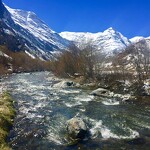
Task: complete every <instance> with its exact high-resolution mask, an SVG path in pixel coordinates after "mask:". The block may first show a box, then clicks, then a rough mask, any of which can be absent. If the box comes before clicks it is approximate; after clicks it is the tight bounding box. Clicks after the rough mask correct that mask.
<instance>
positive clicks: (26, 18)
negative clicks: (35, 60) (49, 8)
mask: <svg viewBox="0 0 150 150" xmlns="http://www.w3.org/2000/svg"><path fill="white" fill-rule="evenodd" d="M0 7H1V8H3V9H4V10H5V14H6V13H7V16H8V17H7V16H6V15H3V24H4V25H3V29H2V30H3V31H7V33H6V36H5V37H7V36H9V34H10V33H11V32H12V31H13V34H11V35H14V38H15V37H17V39H18V37H19V38H20V41H22V43H24V45H22V47H21V48H20V50H24V51H25V52H27V53H28V54H30V55H32V56H34V57H39V58H41V59H44V60H45V59H46V60H47V59H51V57H53V55H54V53H60V52H62V51H63V50H64V49H67V48H68V47H69V45H70V44H71V42H70V41H68V40H66V39H64V38H62V37H61V36H60V35H59V34H58V33H56V32H55V31H53V30H52V29H50V28H49V27H48V26H47V25H46V24H45V23H44V22H43V21H42V20H41V19H39V18H38V17H37V15H36V14H35V13H33V12H31V11H24V10H20V9H12V8H9V7H8V6H6V5H3V4H2V3H1V4H0ZM0 12H2V9H0ZM0 14H2V13H0ZM3 14H4V13H3ZM5 20H6V21H5ZM5 25H6V26H7V27H9V31H8V28H7V29H6V27H4V26H5ZM10 31H11V32H10ZM6 39H7V38H6Z"/></svg>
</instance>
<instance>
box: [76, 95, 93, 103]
mask: <svg viewBox="0 0 150 150" xmlns="http://www.w3.org/2000/svg"><path fill="white" fill-rule="evenodd" d="M74 99H75V100H77V101H81V102H89V101H92V100H93V99H94V96H92V95H81V96H76V97H75V98H74Z"/></svg>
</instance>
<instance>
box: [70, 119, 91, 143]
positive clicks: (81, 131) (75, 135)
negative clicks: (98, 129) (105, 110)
mask: <svg viewBox="0 0 150 150" xmlns="http://www.w3.org/2000/svg"><path fill="white" fill-rule="evenodd" d="M67 132H68V134H69V136H70V137H71V138H72V139H80V140H83V139H85V138H86V137H88V132H89V131H88V127H87V125H86V124H85V122H84V121H83V120H82V119H81V118H79V117H74V118H72V119H70V120H68V121H67Z"/></svg>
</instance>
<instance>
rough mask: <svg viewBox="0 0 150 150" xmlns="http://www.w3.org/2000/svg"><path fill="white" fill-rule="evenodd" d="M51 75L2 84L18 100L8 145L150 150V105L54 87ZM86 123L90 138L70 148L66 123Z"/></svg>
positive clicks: (23, 149) (22, 149)
mask: <svg viewBox="0 0 150 150" xmlns="http://www.w3.org/2000/svg"><path fill="white" fill-rule="evenodd" d="M60 81H61V80H60V79H58V78H56V77H54V76H53V74H52V73H49V72H40V73H23V74H14V75H10V76H9V77H8V78H7V79H4V80H3V81H1V82H2V84H3V85H5V86H6V87H7V88H8V89H9V91H10V92H11V94H12V96H13V98H14V99H15V100H16V104H15V106H16V109H17V116H16V118H15V122H14V127H13V129H12V130H11V132H10V135H9V138H8V142H9V143H10V145H11V147H12V148H13V149H14V150H59V149H60V150H72V149H73V150H76V149H83V150H130V149H131V150H149V148H150V105H144V104H139V103H118V102H117V101H116V102H115V101H113V102H112V101H110V100H109V99H104V98H100V97H99V98H97V97H94V96H91V95H89V93H90V92H91V91H90V90H83V89H79V88H73V87H72V88H70V87H66V88H61V87H59V86H55V85H56V84H57V83H59V82H60ZM74 116H79V117H81V118H83V119H84V120H85V122H86V123H87V125H88V127H89V129H90V132H91V134H92V136H91V138H90V139H88V140H86V141H83V142H80V143H79V144H77V145H74V146H70V147H69V146H66V144H67V142H68V141H67V138H66V121H67V120H69V119H70V118H72V117H74Z"/></svg>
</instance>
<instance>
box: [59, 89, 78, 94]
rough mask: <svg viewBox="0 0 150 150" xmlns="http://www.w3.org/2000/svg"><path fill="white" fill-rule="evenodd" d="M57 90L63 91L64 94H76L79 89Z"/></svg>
mask: <svg viewBox="0 0 150 150" xmlns="http://www.w3.org/2000/svg"><path fill="white" fill-rule="evenodd" d="M59 92H61V93H65V94H78V93H80V90H63V89H62V90H59Z"/></svg>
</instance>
